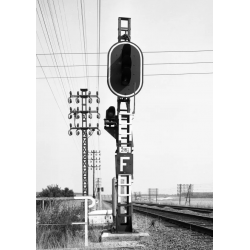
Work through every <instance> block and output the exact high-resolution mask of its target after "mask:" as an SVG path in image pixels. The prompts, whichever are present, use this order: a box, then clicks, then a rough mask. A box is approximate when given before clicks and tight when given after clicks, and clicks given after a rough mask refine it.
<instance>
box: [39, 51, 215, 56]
mask: <svg viewBox="0 0 250 250" xmlns="http://www.w3.org/2000/svg"><path fill="white" fill-rule="evenodd" d="M212 51H213V50H186V51H184V50H167V51H145V52H142V53H189V52H190V53H192V52H193V53H199V52H212ZM55 54H60V53H55ZM62 54H74V55H80V54H86V55H89V54H108V52H99V53H98V52H85V53H81V52H72V53H62ZM38 55H39V54H38ZM41 55H43V54H41ZM44 55H50V54H44Z"/></svg>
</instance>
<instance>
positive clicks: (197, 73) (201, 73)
mask: <svg viewBox="0 0 250 250" xmlns="http://www.w3.org/2000/svg"><path fill="white" fill-rule="evenodd" d="M208 74H213V72H200V73H199V72H194V73H193V72H192V73H176V74H145V75H144V76H161V75H168V76H171V75H172V76H175V75H208ZM84 77H86V76H76V77H74V78H84ZM88 77H98V76H88ZM99 77H107V76H99ZM47 78H48V79H53V78H58V77H47ZM61 78H66V77H61ZM36 79H38V80H39V79H44V78H43V77H37V78H36Z"/></svg>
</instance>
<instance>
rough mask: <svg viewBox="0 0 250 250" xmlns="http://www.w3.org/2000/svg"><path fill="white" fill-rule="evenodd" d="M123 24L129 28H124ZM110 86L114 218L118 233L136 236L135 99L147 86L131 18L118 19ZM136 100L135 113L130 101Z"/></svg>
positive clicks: (106, 121)
mask: <svg viewBox="0 0 250 250" xmlns="http://www.w3.org/2000/svg"><path fill="white" fill-rule="evenodd" d="M123 23H126V24H127V25H126V26H125V27H124V25H123ZM107 82H108V87H109V89H110V91H111V92H112V93H113V94H115V95H116V96H117V115H116V109H115V107H114V106H111V107H109V108H108V109H107V111H106V119H104V129H105V130H106V131H107V132H108V133H110V134H111V135H112V136H113V137H114V138H115V139H116V146H117V149H116V152H115V169H116V177H115V178H113V182H112V197H113V199H112V200H113V218H114V222H115V225H114V226H115V232H117V233H122V232H132V230H133V229H132V213H133V205H132V190H131V187H132V183H133V179H134V177H133V150H134V143H133V131H132V124H133V120H134V114H135V95H136V94H138V93H139V92H140V90H141V88H142V85H143V54H142V52H141V50H140V48H139V47H138V46H137V45H136V44H134V43H132V42H131V18H125V17H119V18H118V43H116V44H114V45H113V46H112V47H111V48H110V50H109V52H108V72H107ZM131 97H134V108H133V111H132V109H131V101H130V98H131Z"/></svg>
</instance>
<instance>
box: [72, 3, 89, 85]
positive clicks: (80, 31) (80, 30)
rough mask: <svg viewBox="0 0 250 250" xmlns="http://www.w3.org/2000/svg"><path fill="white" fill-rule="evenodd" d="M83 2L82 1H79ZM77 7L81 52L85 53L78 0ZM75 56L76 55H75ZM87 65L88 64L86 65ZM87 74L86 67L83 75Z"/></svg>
mask: <svg viewBox="0 0 250 250" xmlns="http://www.w3.org/2000/svg"><path fill="white" fill-rule="evenodd" d="M79 1H81V0H79ZM76 5H77V17H78V24H79V26H78V28H79V33H80V46H81V50H82V51H83V43H84V41H82V29H81V21H80V14H79V9H80V8H79V6H78V0H76ZM81 54H82V61H83V62H84V58H83V55H84V53H81ZM73 55H74V53H73ZM85 64H86V63H85ZM85 72H86V67H85V71H84V67H83V74H84V73H85ZM85 83H86V88H87V81H86V82H85Z"/></svg>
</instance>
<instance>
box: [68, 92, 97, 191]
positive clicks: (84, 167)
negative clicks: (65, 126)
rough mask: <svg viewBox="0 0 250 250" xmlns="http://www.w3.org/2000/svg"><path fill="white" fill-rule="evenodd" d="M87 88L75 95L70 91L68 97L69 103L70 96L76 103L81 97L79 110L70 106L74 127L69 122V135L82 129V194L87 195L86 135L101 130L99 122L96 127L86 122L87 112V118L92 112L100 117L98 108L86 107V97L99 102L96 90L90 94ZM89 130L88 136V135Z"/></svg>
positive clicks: (70, 115) (90, 100)
mask: <svg viewBox="0 0 250 250" xmlns="http://www.w3.org/2000/svg"><path fill="white" fill-rule="evenodd" d="M87 91H88V90H87V89H81V94H79V92H77V95H72V93H71V91H70V97H69V99H68V102H69V103H72V100H71V99H72V98H75V100H76V103H79V102H80V101H79V98H80V99H81V110H79V108H77V109H74V110H72V108H70V114H69V119H71V118H72V115H73V116H74V127H73V126H72V124H71V123H70V130H69V135H72V130H76V135H79V134H80V132H79V131H80V130H81V131H82V195H83V196H87V195H89V190H88V137H89V136H91V135H92V134H93V132H94V131H95V130H97V134H98V135H100V134H101V131H100V129H99V124H98V123H97V126H96V127H92V126H91V124H89V126H88V124H87V115H88V114H89V118H92V113H97V118H98V119H99V118H100V114H99V108H98V107H97V108H96V111H94V110H93V111H92V110H91V108H89V109H88V107H87V103H88V102H87V99H88V101H89V103H92V98H93V97H95V98H97V100H96V101H97V103H100V99H99V97H98V92H97V93H96V95H91V92H88V94H87ZM79 114H81V115H82V124H81V127H79V124H76V120H77V119H79V118H80V116H79ZM88 131H89V136H88Z"/></svg>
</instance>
